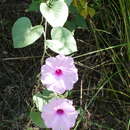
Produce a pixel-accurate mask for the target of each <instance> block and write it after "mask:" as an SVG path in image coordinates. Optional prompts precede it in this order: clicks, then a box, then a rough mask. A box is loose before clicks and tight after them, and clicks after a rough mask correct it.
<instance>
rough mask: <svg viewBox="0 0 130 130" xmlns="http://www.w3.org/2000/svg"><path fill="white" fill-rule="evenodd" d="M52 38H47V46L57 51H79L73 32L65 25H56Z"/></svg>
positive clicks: (65, 53)
mask: <svg viewBox="0 0 130 130" xmlns="http://www.w3.org/2000/svg"><path fill="white" fill-rule="evenodd" d="M51 37H52V40H47V41H46V44H47V46H48V47H49V48H50V49H51V50H53V51H54V52H56V53H59V54H64V55H68V54H71V53H73V52H76V51H77V46H76V41H75V39H74V37H73V34H72V33H71V32H70V31H69V30H68V29H66V28H64V27H55V28H53V29H52V30H51Z"/></svg>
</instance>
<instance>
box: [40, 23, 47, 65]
mask: <svg viewBox="0 0 130 130" xmlns="http://www.w3.org/2000/svg"><path fill="white" fill-rule="evenodd" d="M46 32H47V21H46V20H45V31H44V34H43V35H44V50H43V55H42V58H41V66H42V65H43V62H44V57H45V54H46Z"/></svg>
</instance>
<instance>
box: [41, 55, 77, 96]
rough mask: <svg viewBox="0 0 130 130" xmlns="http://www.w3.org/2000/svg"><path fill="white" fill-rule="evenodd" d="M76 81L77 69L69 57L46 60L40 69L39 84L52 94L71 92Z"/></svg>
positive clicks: (60, 56) (59, 56)
mask: <svg viewBox="0 0 130 130" xmlns="http://www.w3.org/2000/svg"><path fill="white" fill-rule="evenodd" d="M77 80H78V73H77V69H76V67H75V65H74V60H73V58H72V57H70V56H64V55H58V56H56V57H50V58H47V59H46V64H45V65H43V66H42V67H41V82H42V83H43V85H46V87H47V89H48V90H51V91H53V92H56V93H59V94H62V93H64V92H65V90H71V89H72V88H73V85H74V83H75V82H76V81H77Z"/></svg>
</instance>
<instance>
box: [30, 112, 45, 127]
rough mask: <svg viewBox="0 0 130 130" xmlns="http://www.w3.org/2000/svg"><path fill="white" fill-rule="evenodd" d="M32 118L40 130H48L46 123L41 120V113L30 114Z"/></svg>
mask: <svg viewBox="0 0 130 130" xmlns="http://www.w3.org/2000/svg"><path fill="white" fill-rule="evenodd" d="M30 118H31V120H32V121H33V123H35V124H36V125H37V126H38V127H40V128H46V126H45V124H44V121H43V120H42V118H41V113H40V112H35V111H31V112H30Z"/></svg>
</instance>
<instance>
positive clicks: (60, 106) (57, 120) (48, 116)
mask: <svg viewBox="0 0 130 130" xmlns="http://www.w3.org/2000/svg"><path fill="white" fill-rule="evenodd" d="M59 112H60V113H59ZM61 112H62V113H61ZM77 116H78V112H77V111H76V110H75V108H74V106H73V105H72V101H70V100H67V99H62V98H61V99H60V98H59V99H53V100H51V101H50V102H49V103H48V104H46V105H45V106H43V111H42V114H41V117H42V119H43V120H44V122H45V125H46V126H47V128H52V130H70V128H72V127H73V126H74V125H75V122H76V118H77Z"/></svg>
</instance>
